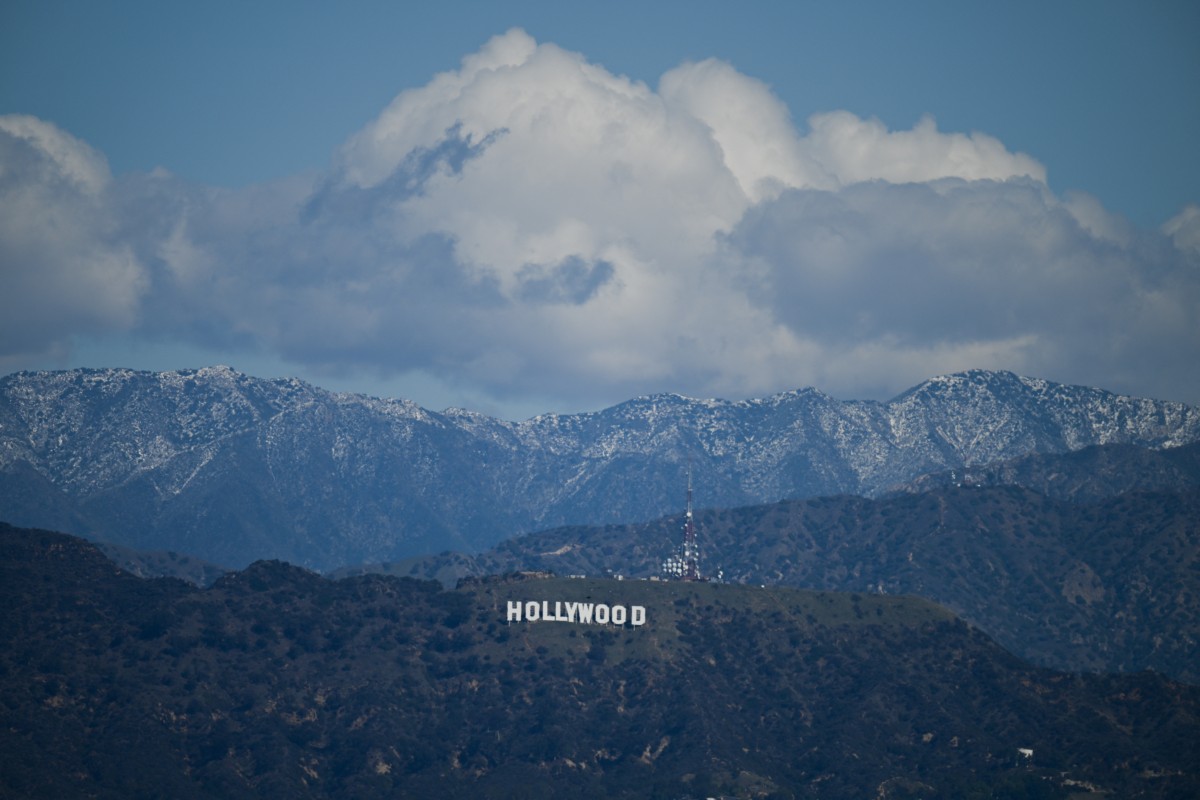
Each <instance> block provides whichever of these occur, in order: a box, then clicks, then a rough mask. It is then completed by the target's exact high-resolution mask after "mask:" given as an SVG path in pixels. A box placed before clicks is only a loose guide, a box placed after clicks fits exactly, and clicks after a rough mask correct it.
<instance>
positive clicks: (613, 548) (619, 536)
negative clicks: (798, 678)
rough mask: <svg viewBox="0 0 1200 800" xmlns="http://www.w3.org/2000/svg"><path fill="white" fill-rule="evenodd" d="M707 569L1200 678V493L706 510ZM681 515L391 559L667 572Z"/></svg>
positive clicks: (1129, 667)
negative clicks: (923, 608)
mask: <svg viewBox="0 0 1200 800" xmlns="http://www.w3.org/2000/svg"><path fill="white" fill-rule="evenodd" d="M696 520H697V526H698V528H699V532H700V542H701V547H702V549H703V552H704V567H705V570H706V571H707V572H709V573H712V572H715V571H716V570H717V569H718V567H720V568H722V569H723V570H724V576H725V580H727V581H732V582H737V583H751V584H768V585H788V586H798V587H804V588H811V589H826V590H836V591H850V592H871V593H887V594H915V595H920V596H922V597H928V598H930V599H932V600H934V601H936V602H938V603H941V604H943V605H945V606H947V607H949V608H951V609H953V610H954V611H955V612H956V613H958V614H959V615H961V616H962V617H963V618H965V619H966V620H968V621H969V622H971V623H972V624H974V625H978V626H979V627H981V628H983V629H984V630H985V631H987V632H988V634H990V635H991V636H994V637H995V638H996V640H997V641H999V642H1000V644H1001V645H1003V646H1004V647H1006V648H1009V649H1010V650H1012V651H1013V652H1015V653H1018V654H1019V655H1021V656H1022V657H1023V658H1028V659H1030V660H1032V661H1034V662H1035V663H1038V664H1042V665H1045V666H1051V667H1055V668H1058V669H1068V670H1095V671H1124V672H1136V671H1138V670H1142V669H1153V670H1156V671H1158V672H1163V673H1165V674H1168V675H1172V676H1174V677H1176V678H1179V679H1182V680H1187V681H1190V682H1200V669H1198V668H1197V664H1200V491H1197V490H1195V489H1193V490H1192V491H1190V492H1186V493H1180V494H1168V493H1139V492H1130V493H1127V494H1124V495H1121V496H1119V497H1115V498H1111V499H1108V500H1105V501H1103V502H1098V503H1092V504H1085V505H1076V504H1073V503H1068V502H1065V501H1055V500H1051V499H1048V498H1046V497H1045V496H1043V495H1040V494H1037V493H1035V492H1033V491H1030V490H1027V489H1021V488H1018V487H1013V486H1000V487H990V488H970V487H960V488H954V487H950V488H944V489H939V490H935V491H932V492H929V493H926V494H921V495H899V496H896V497H891V498H888V499H884V500H869V499H866V498H861V497H825V498H816V499H811V500H797V501H789V502H784V503H776V504H772V505H766V506H751V507H746V508H737V509H728V510H720V511H704V512H699V513H698V514H697V516H696ZM680 524H681V520H680V519H679V518H665V519H661V520H657V521H655V522H651V523H647V524H643V525H609V526H605V527H592V528H585V527H574V528H559V529H555V530H552V531H546V532H543V533H539V534H533V535H529V536H524V537H519V538H516V539H512V540H509V541H507V542H504V543H502V544H500V545H498V546H497V547H495V548H494V549H492V550H490V551H488V552H486V553H482V554H478V555H475V556H470V557H467V556H460V555H456V554H452V553H448V554H442V555H440V556H434V557H429V558H426V559H419V560H414V561H410V562H405V563H400V564H395V565H390V566H387V567H378V568H374V569H379V570H383V571H388V572H391V573H392V574H408V575H415V576H421V577H427V578H438V579H440V580H448V579H450V578H456V577H458V576H460V575H466V574H472V573H478V574H486V573H498V572H505V571H509V570H518V569H533V570H546V571H551V572H554V573H556V574H560V575H567V574H584V575H605V574H610V573H620V574H624V575H626V576H633V577H645V576H649V575H653V574H655V573H656V572H657V571H658V569H659V566H660V564H661V562H662V559H663V558H664V557H665V556H666V555H668V554H669V553H670V552H672V549H673V548H674V547H676V546H677V544H678V541H679V537H680V533H679V531H680Z"/></svg>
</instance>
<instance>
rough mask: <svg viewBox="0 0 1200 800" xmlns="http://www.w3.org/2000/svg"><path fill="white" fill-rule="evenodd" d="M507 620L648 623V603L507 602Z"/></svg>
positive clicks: (609, 623)
mask: <svg viewBox="0 0 1200 800" xmlns="http://www.w3.org/2000/svg"><path fill="white" fill-rule="evenodd" d="M507 621H508V622H538V621H541V622H574V623H576V624H578V625H624V624H626V623H628V624H630V625H633V626H635V627H636V626H638V625H645V624H646V607H645V606H621V605H606V604H604V603H572V602H569V601H562V600H555V601H553V603H551V601H549V600H528V601H525V602H521V601H520V600H509V601H508V620H507Z"/></svg>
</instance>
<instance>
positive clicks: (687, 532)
mask: <svg viewBox="0 0 1200 800" xmlns="http://www.w3.org/2000/svg"><path fill="white" fill-rule="evenodd" d="M663 572H664V573H665V574H666V575H667V577H670V578H675V579H676V580H681V581H699V580H703V578H701V577H700V545H699V544H697V542H696V525H695V523H694V522H693V521H692V470H691V467H688V485H687V515H686V516H685V517H684V521H683V545H682V546H681V547H680V548H679V553H678V554H677V555H673V556H671V557H669V558H668V559H667V560H666V561H664V562H663Z"/></svg>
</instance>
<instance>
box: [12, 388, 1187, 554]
mask: <svg viewBox="0 0 1200 800" xmlns="http://www.w3.org/2000/svg"><path fill="white" fill-rule="evenodd" d="M1196 441H1200V410H1197V409H1195V408H1193V407H1190V406H1186V405H1182V404H1179V403H1169V402H1161V401H1155V400H1148V399H1138V398H1130V397H1122V396H1118V395H1114V394H1111V393H1108V392H1104V391H1101V390H1099V389H1088V388H1083V387H1078V386H1065V385H1060V384H1054V383H1049V382H1047V381H1042V380H1036V379H1031V378H1023V377H1019V376H1016V375H1013V374H1011V373H1003V372H982V371H973V372H968V373H963V374H959V375H950V376H944V377H940V378H935V379H932V380H930V381H927V382H926V383H923V384H921V385H920V386H917V387H915V388H913V389H912V390H910V391H908V392H905V393H904V394H902V395H900V396H899V397H897V398H895V399H894V400H891V401H889V402H886V403H879V402H859V401H840V400H835V399H834V398H831V397H829V396H827V395H824V394H821V393H820V392H818V391H815V390H813V389H804V390H800V391H796V392H787V393H784V394H780V395H776V396H774V397H769V398H765V399H758V400H743V401H723V400H692V399H688V398H684V397H680V396H677V395H660V396H654V397H642V398H638V399H635V400H631V401H629V402H627V403H623V404H621V405H618V406H614V407H612V408H609V409H605V410H603V411H598V412H594V413H587V414H575V415H562V416H560V415H545V416H540V417H535V418H533V419H529V420H525V421H522V422H507V421H503V420H498V419H494V418H490V417H486V416H483V415H480V414H475V413H471V412H467V411H461V410H449V411H445V412H442V413H434V412H430V411H427V410H424V409H422V408H419V407H417V406H416V405H414V404H412V403H408V402H404V401H400V400H379V399H374V398H369V397H364V396H359V395H347V394H334V393H330V392H326V391H323V390H321V389H318V388H315V387H313V386H310V385H307V384H305V383H302V382H300V381H296V380H259V379H255V378H252V377H248V376H246V375H242V374H239V373H237V372H234V371H232V370H230V369H227V368H222V367H215V368H209V369H202V370H198V371H184V372H165V373H146V372H133V371H129V370H73V371H67V372H43V373H18V374H14V375H9V376H7V377H5V378H3V379H0V519H6V520H8V521H9V522H13V523H17V524H23V525H38V526H44V527H50V528H55V529H60V530H66V531H69V532H73V533H79V534H82V535H87V536H91V537H93V538H97V539H103V540H109V541H112V542H114V543H117V544H121V545H125V546H130V547H136V548H139V549H146V550H173V551H177V552H181V553H187V554H191V555H194V556H197V557H200V558H203V559H206V560H208V561H212V562H215V563H218V564H226V565H229V566H233V567H237V566H241V565H244V564H246V563H248V562H249V561H251V560H254V559H257V558H264V557H272V558H281V559H285V560H288V561H291V562H293V563H298V564H303V565H305V566H309V567H314V568H319V569H330V568H333V567H337V566H341V565H343V564H353V563H362V562H368V561H388V560H396V559H400V558H404V557H406V556H410V555H414V554H419V553H429V552H438V551H441V550H445V549H454V550H460V551H463V552H468V553H469V552H475V551H478V550H481V549H484V548H486V547H488V546H491V545H493V544H495V543H496V542H498V541H501V540H503V539H505V538H508V537H510V536H513V535H516V534H519V533H522V532H529V531H533V530H537V529H539V528H546V527H552V526H556V525H564V524H576V523H610V522H611V523H616V522H626V521H633V520H645V519H653V518H655V517H658V516H661V515H662V514H665V513H669V512H670V511H671V510H673V509H677V508H678V506H679V495H680V487H682V486H683V485H684V483H685V482H686V474H687V472H688V470H689V469H690V470H691V471H692V472H693V473H694V478H695V481H696V482H697V484H698V485H703V486H704V489H705V503H706V505H709V506H713V507H732V506H742V505H747V504H752V503H764V502H773V501H777V500H780V499H784V498H797V497H811V496H818V495H832V494H857V495H864V496H874V495H878V494H880V493H882V492H885V491H887V490H888V489H889V488H891V487H895V486H898V485H901V484H905V483H908V482H911V481H913V480H914V479H916V478H917V477H918V476H920V475H923V474H925V473H929V472H935V471H943V470H948V469H961V468H963V467H977V466H982V465H986V464H990V463H992V462H995V461H998V460H1004V459H1012V458H1016V457H1018V456H1022V455H1025V454H1028V453H1059V452H1067V451H1071V450H1076V449H1079V448H1084V447H1087V446H1090V445H1096V444H1130V445H1136V446H1138V447H1143V448H1167V447H1175V446H1179V445H1184V444H1189V443H1192V442H1196Z"/></svg>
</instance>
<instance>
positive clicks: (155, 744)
mask: <svg viewBox="0 0 1200 800" xmlns="http://www.w3.org/2000/svg"><path fill="white" fill-rule="evenodd" d="M0 554H2V556H3V558H2V559H0V602H2V603H3V606H4V608H5V614H4V615H3V619H2V621H0V795H3V796H5V797H122V798H124V797H175V798H191V797H214V798H215V797H221V798H239V797H268V796H269V797H301V798H303V797H346V798H370V797H473V798H474V797H514V798H516V797H521V798H527V797H663V798H684V797H706V796H719V795H724V796H738V797H767V796H774V797H823V798H862V797H883V798H916V797H926V798H928V797H942V798H972V797H980V798H982V797H1067V796H1070V794H1071V793H1072V792H1076V791H1078V790H1079V787H1081V786H1083V785H1084V784H1090V785H1094V786H1095V787H1097V788H1099V789H1102V790H1104V791H1107V792H1110V793H1111V794H1110V795H1109V796H1115V797H1195V796H1197V793H1200V758H1198V757H1197V754H1196V751H1195V747H1194V743H1195V741H1196V740H1197V736H1198V735H1200V719H1198V712H1200V688H1197V687H1189V686H1185V685H1181V684H1176V683H1172V682H1170V681H1169V680H1167V679H1165V678H1162V677H1158V676H1155V675H1153V674H1148V673H1147V674H1140V675H1136V676H1123V677H1117V676H1077V675H1066V674H1060V673H1055V672H1051V671H1048V670H1044V669H1038V668H1034V667H1031V666H1029V665H1027V664H1025V663H1023V662H1021V661H1019V660H1017V659H1016V658H1015V657H1013V656H1011V655H1009V654H1008V653H1006V652H1005V651H1003V650H1001V649H1000V648H999V647H997V646H996V645H995V644H994V643H993V642H992V641H991V640H990V639H988V638H987V637H986V636H984V635H983V634H982V633H980V632H979V631H978V630H976V629H973V628H970V627H968V626H967V625H965V624H964V623H962V622H960V621H958V620H957V619H956V618H954V617H953V616H952V615H951V614H949V613H948V612H947V611H945V610H944V609H942V608H940V607H938V606H936V605H933V604H931V603H929V602H927V601H924V600H919V599H913V598H905V597H892V596H887V597H885V596H872V595H866V594H836V593H825V592H808V591H800V590H794V589H783V588H766V589H764V588H758V587H752V586H732V585H715V584H683V583H662V582H653V581H630V580H625V581H616V580H595V579H593V580H586V579H570V578H547V577H542V576H537V575H513V576H508V577H506V578H487V579H481V580H472V581H466V582H464V584H463V585H462V586H461V587H460V588H459V589H457V590H453V591H450V590H443V589H442V588H441V587H440V586H439V585H438V584H437V583H434V582H422V581H417V580H412V579H398V578H391V577H385V576H379V575H369V576H360V577H355V578H348V579H344V580H340V581H331V580H327V579H325V578H321V577H319V576H317V575H315V574H313V573H311V572H307V571H305V570H301V569H298V568H295V567H291V566H288V565H286V564H281V563H279V562H259V563H256V564H254V565H252V566H250V567H249V568H247V569H246V570H244V571H242V572H239V573H231V574H230V575H227V576H225V577H223V578H221V579H220V580H218V581H217V582H216V583H215V584H214V585H213V586H212V587H211V588H208V589H199V588H196V587H194V586H191V585H188V584H186V583H184V582H182V581H178V580H170V579H157V580H143V579H140V578H136V577H133V576H131V575H128V574H127V573H124V572H121V571H120V570H118V569H116V568H115V567H114V566H113V565H112V564H111V562H109V561H108V560H107V559H105V558H104V557H103V555H102V554H101V553H100V552H99V551H97V550H96V549H95V548H94V547H92V546H91V545H89V544H86V543H84V542H82V541H80V540H78V539H73V538H70V537H66V536H62V535H58V534H50V533H46V532H40V531H28V530H19V529H13V528H10V527H7V526H5V527H4V528H3V529H0ZM543 600H544V601H546V610H547V611H549V610H551V609H558V610H559V612H560V613H561V614H562V615H566V614H567V613H568V612H567V611H566V609H567V605H566V604H567V603H591V604H593V607H595V606H596V605H597V604H604V605H606V606H621V607H622V608H624V609H626V610H627V615H628V616H632V614H633V611H632V608H633V607H634V606H641V607H644V608H645V624H642V625H637V626H634V625H631V624H626V625H623V626H613V625H596V624H592V625H584V624H578V623H574V622H562V621H537V622H529V621H524V620H523V621H521V622H509V621H508V615H509V603H510V601H512V602H514V603H519V604H520V607H521V609H522V613H523V614H524V613H525V612H527V611H529V610H530V608H531V606H529V605H528V604H530V603H537V605H536V608H537V609H538V611H539V615H540V613H541V605H540V601H543ZM556 603H557V604H558V605H557V606H556ZM571 608H572V609H576V610H575V611H573V612H571V613H572V614H573V615H574V614H577V613H578V610H577V607H575V606H571ZM595 613H599V612H598V610H597V611H596V612H595ZM1022 749H1024V750H1028V751H1032V755H1030V756H1026V755H1023V754H1022V752H1021V751H1022Z"/></svg>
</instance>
